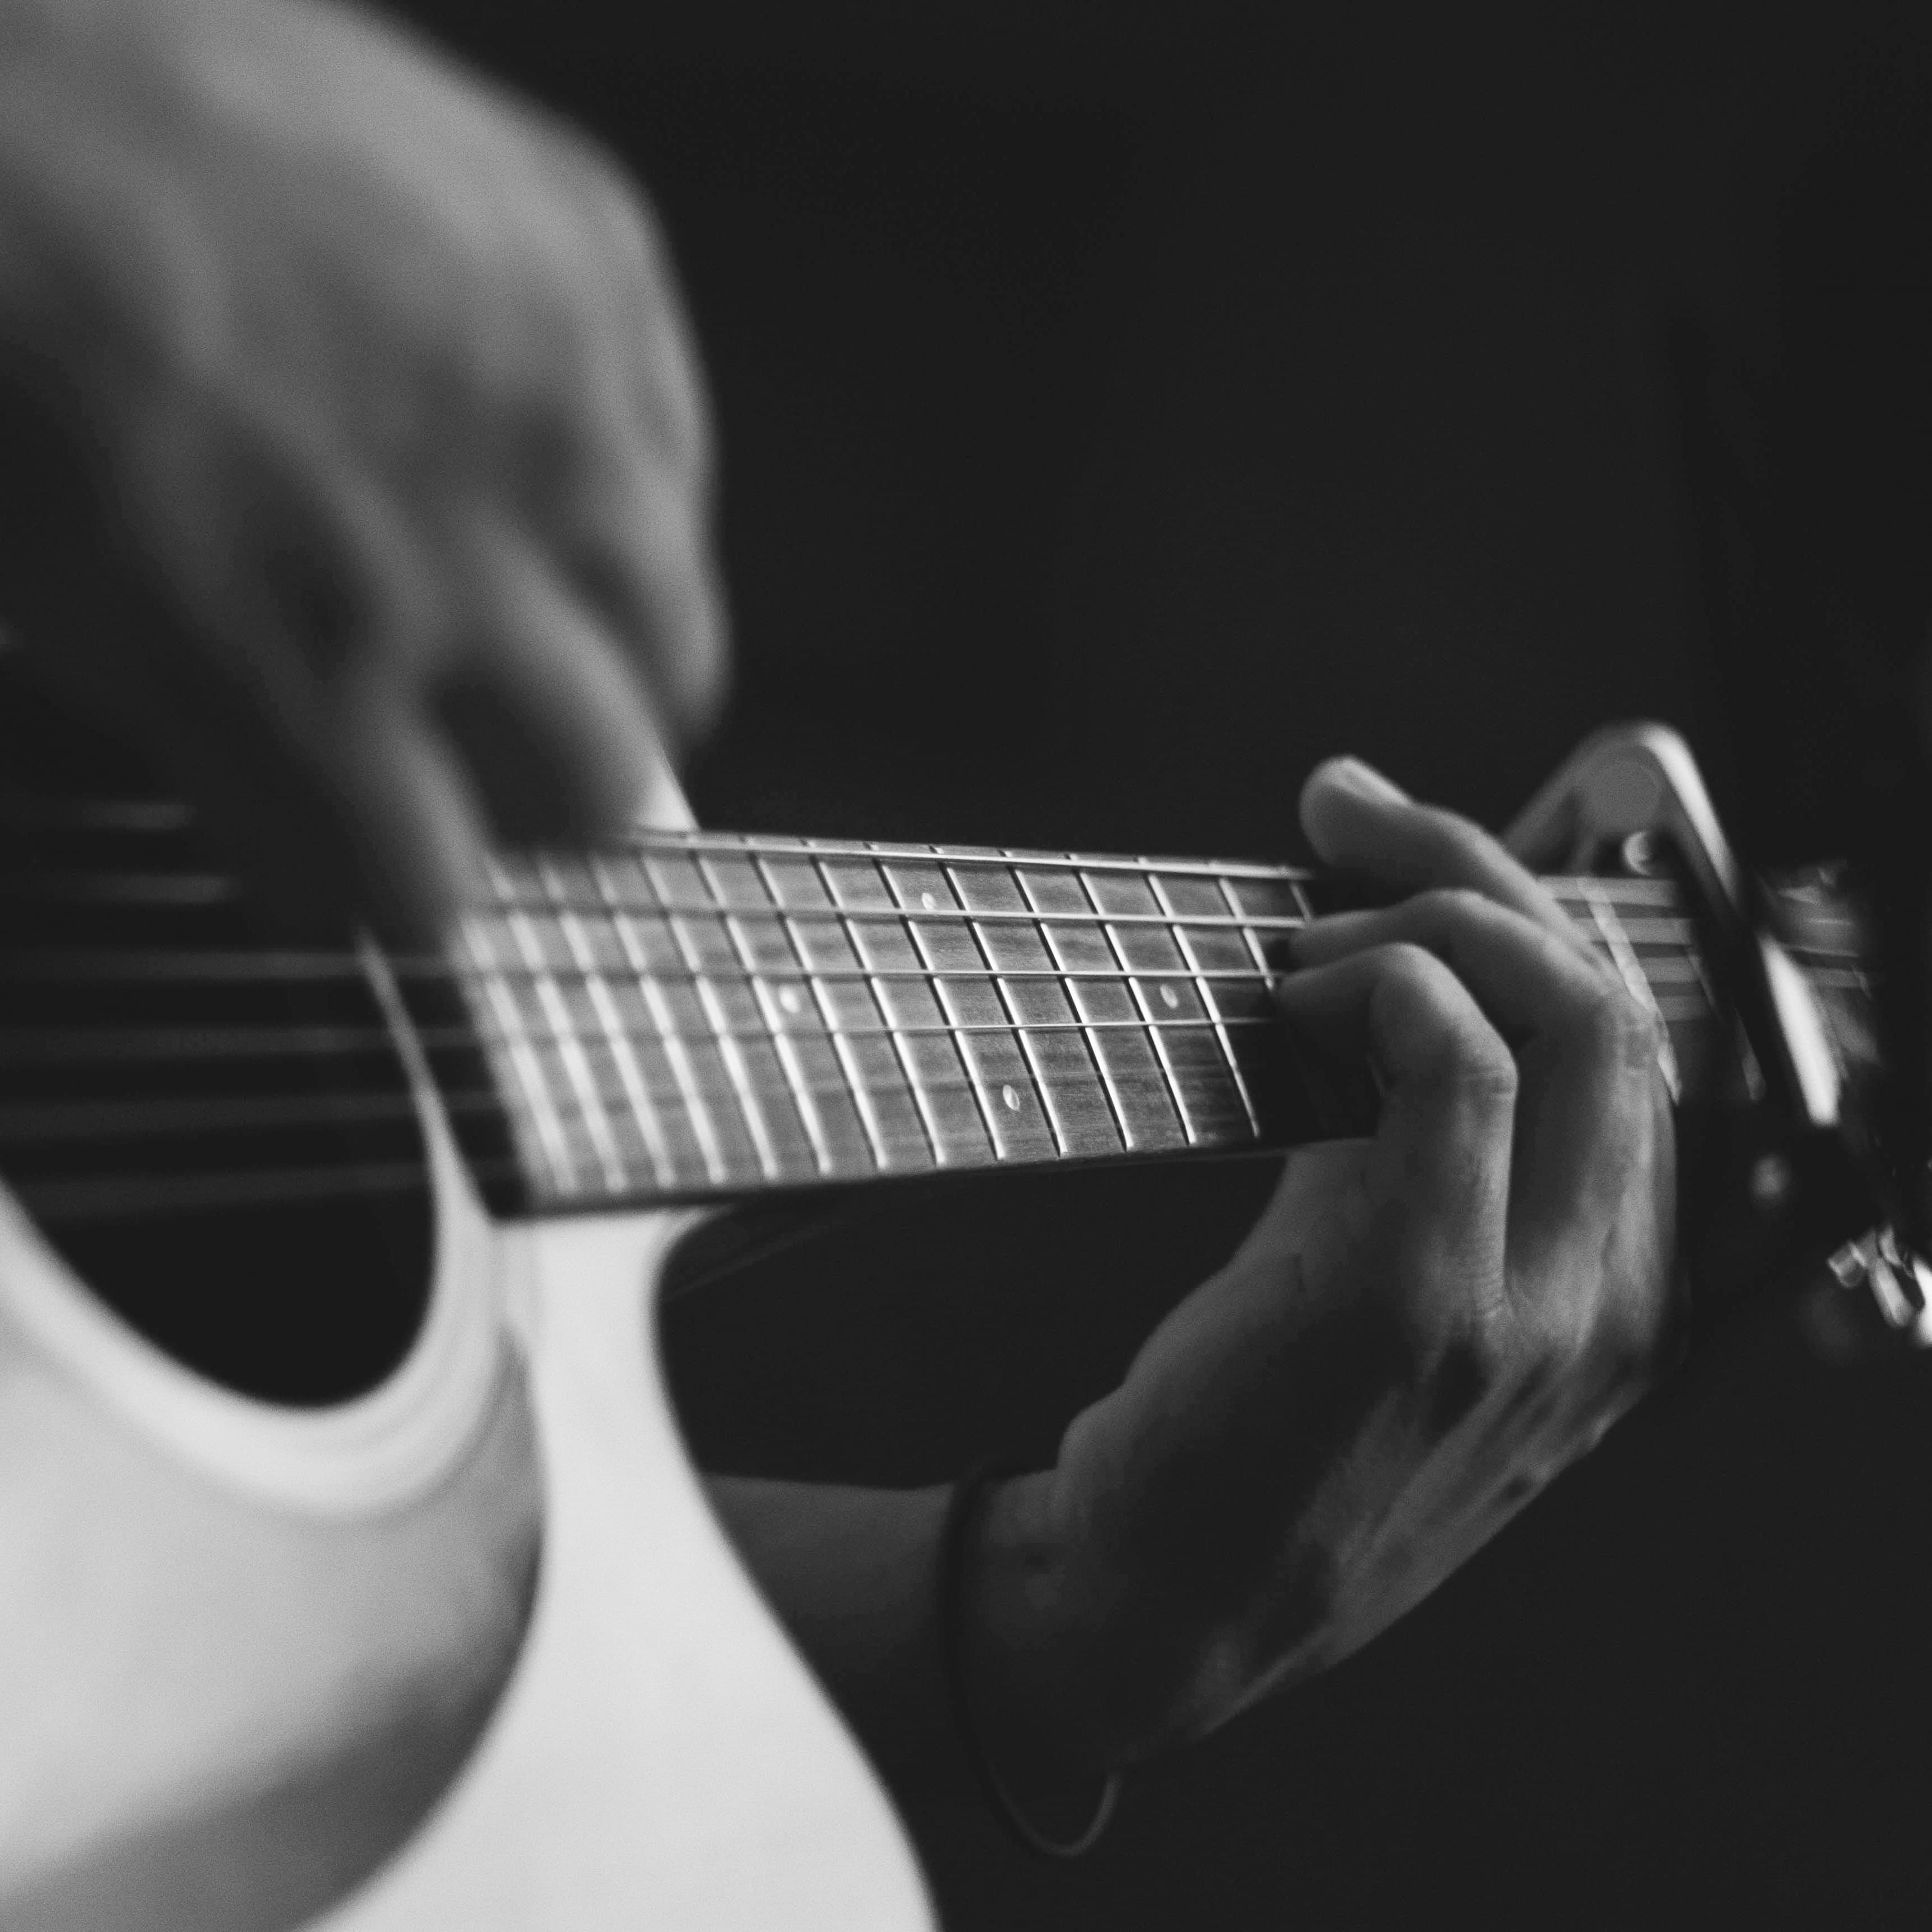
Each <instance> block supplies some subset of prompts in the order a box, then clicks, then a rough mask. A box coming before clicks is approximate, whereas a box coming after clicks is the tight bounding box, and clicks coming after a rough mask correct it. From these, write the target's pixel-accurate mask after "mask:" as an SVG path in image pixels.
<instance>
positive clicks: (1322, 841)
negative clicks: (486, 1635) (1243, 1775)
mask: <svg viewBox="0 0 1932 1932" xmlns="http://www.w3.org/2000/svg"><path fill="white" fill-rule="evenodd" d="M1303 817H1304V823H1305V825H1306V826H1307V831H1308V833H1309V835H1310V838H1311V839H1312V840H1313V843H1314V844H1315V846H1316V850H1318V852H1319V853H1320V854H1321V855H1322V857H1323V858H1324V859H1326V860H1328V861H1330V862H1334V863H1336V864H1338V865H1346V866H1348V867H1350V868H1352V869H1355V870H1357V871H1365V872H1367V873H1370V874H1373V876H1375V877H1377V878H1379V880H1382V882H1383V883H1385V884H1387V885H1388V886H1391V888H1393V889H1398V890H1401V891H1406V892H1410V893H1412V894H1413V896H1412V897H1409V898H1406V899H1405V900H1403V901H1401V902H1400V903H1398V904H1395V905H1394V906H1392V907H1390V908H1389V909H1388V910H1382V911H1373V912H1362V913H1343V914H1340V915H1337V916H1332V917H1331V918H1328V919H1322V920H1319V921H1317V922H1316V923H1315V924H1314V925H1313V926H1311V927H1310V928H1309V929H1307V930H1306V931H1305V932H1303V933H1302V934H1301V935H1298V937H1297V938H1296V941H1295V947H1294V963H1295V966H1296V968H1298V970H1297V971H1295V972H1294V973H1293V974H1292V977H1289V979H1288V980H1286V983H1285V984H1284V985H1283V987H1282V989H1281V993H1280V1004H1281V1008H1282V1011H1283V1014H1284V1015H1285V1016H1286V1020H1287V1022H1288V1023H1289V1025H1291V1026H1292V1027H1293V1028H1295V1031H1296V1032H1297V1033H1298V1035H1300V1036H1301V1038H1302V1040H1304V1042H1305V1043H1307V1046H1309V1047H1310V1049H1311V1050H1313V1051H1316V1052H1346V1053H1349V1054H1351V1055H1355V1056H1357V1057H1358V1058H1361V1057H1366V1058H1367V1061H1368V1062H1369V1064H1370V1067H1372V1068H1373V1071H1374V1073H1375V1076H1376V1081H1377V1083H1378V1085H1379V1088H1380V1090H1381V1092H1382V1117H1381V1123H1380V1126H1379V1130H1378V1131H1377V1133H1376V1136H1375V1137H1374V1139H1373V1140H1370V1141H1366V1142H1337V1143H1334V1144H1332V1145H1329V1146H1328V1147H1326V1148H1317V1149H1313V1150H1310V1151H1309V1152H1308V1153H1307V1154H1305V1155H1304V1156H1300V1157H1296V1158H1295V1159H1294V1160H1292V1161H1291V1162H1290V1163H1289V1167H1288V1169H1287V1172H1286V1175H1285V1177H1284V1178H1283V1182H1282V1184H1281V1187H1280V1190H1279V1191H1278V1192H1277V1195H1276V1196H1275V1198H1274V1201H1273V1202H1272V1204H1271V1206H1270V1208H1269V1209H1268V1211H1267V1213H1266V1214H1265V1215H1264V1217H1263V1218H1262V1220H1261V1222H1260V1223H1259V1225H1258V1226H1256V1229H1254V1230H1253V1232H1252V1234H1251V1235H1250V1236H1249V1238H1248V1239H1247V1241H1246V1242H1245V1243H1244V1244H1243V1245H1242V1247H1241V1250H1240V1251H1239V1252H1238V1253H1237V1254H1236V1255H1235V1257H1234V1259H1232V1261H1231V1262H1229V1264H1228V1265H1227V1266H1226V1268H1223V1270H1222V1271H1220V1274H1217V1275H1216V1276H1215V1277H1214V1278H1213V1279H1212V1280H1210V1281H1208V1283H1206V1284H1205V1285H1204V1286H1202V1288H1200V1289H1198V1290H1197V1291H1196V1292H1195V1293H1194V1294H1193V1295H1192V1296H1190V1298H1189V1299H1188V1300H1187V1301H1186V1302H1185V1303H1184V1304H1182V1305H1181V1307H1180V1308H1179V1309H1178V1310H1176V1311H1175V1313H1174V1314H1173V1315H1172V1316H1171V1317H1170V1318H1169V1319H1168V1320H1167V1321H1166V1322H1165V1323H1164V1324H1163V1325H1162V1326H1161V1328H1160V1329H1159V1330H1158V1331H1157V1332H1156V1333H1155V1334H1154V1336H1153V1337H1152V1338H1151V1340H1149V1341H1148V1343H1147V1345H1146V1346H1145V1348H1143V1349H1142V1351H1141V1352H1140V1355H1139V1357H1138V1358H1137V1359H1136V1361H1135V1362H1134V1364H1133V1367H1132V1368H1131V1369H1130V1371H1129V1373H1128V1374H1127V1378H1126V1379H1125V1381H1124V1382H1123V1383H1122V1385H1121V1387H1120V1388H1118V1389H1117V1390H1116V1391H1115V1392H1114V1393H1113V1394H1111V1395H1109V1397H1106V1399H1105V1400H1102V1401H1100V1402H1099V1403H1096V1404H1094V1406H1093V1407H1091V1409H1088V1410H1087V1411H1085V1412H1084V1413H1083V1414H1082V1415H1080V1416H1079V1418H1077V1419H1076V1421H1075V1422H1074V1423H1073V1426H1072V1427H1071V1428H1070V1430H1068V1432H1067V1436H1066V1438H1065V1439H1064V1444H1063V1446H1062V1450H1061V1456H1060V1459H1059V1461H1058V1464H1057V1466H1055V1468H1054V1469H1052V1470H1050V1471H1048V1472H1045V1473H1043V1474H1042V1475H1037V1476H1034V1477H1030V1478H1025V1479H1022V1480H1020V1481H1015V1482H1012V1483H1010V1484H1007V1485H1005V1486H1004V1487H1003V1488H1002V1489H1001V1490H999V1491H998V1492H997V1493H996V1494H995V1497H994V1499H992V1505H991V1508H990V1509H989V1513H988V1517H987V1520H986V1529H985V1532H984V1535H983V1539H982V1541H981V1544H980V1549H979V1550H978V1552H977V1557H978V1568H977V1571H976V1572H975V1575H976V1578H977V1583H976V1588H975V1595H974V1604H973V1608H974V1610H975V1611H976V1612H977V1617H976V1619H975V1627H976V1628H977V1633H978V1636H977V1656H976V1662H977V1673H976V1678H975V1682H976V1685H977V1694H978V1695H979V1696H980V1697H981V1698H982V1699H983V1703H984V1709H985V1715H986V1722H987V1724H988V1726H989V1734H990V1735H991V1736H992V1741H993V1742H992V1748H993V1749H994V1750H995V1751H996V1752H997V1751H999V1750H1001V1748H1005V1749H1007V1750H1008V1751H1011V1752H1013V1754H1015V1755H1016V1757H1024V1756H1025V1754H1026V1753H1027V1752H1028V1751H1029V1750H1030V1749H1037V1750H1040V1751H1047V1752H1050V1753H1055V1754H1058V1755H1060V1756H1061V1757H1065V1758H1067V1759H1068V1760H1072V1761H1074V1762H1079V1763H1086V1764H1088V1765H1090V1766H1094V1765H1105V1766H1118V1765H1120V1764H1122V1763H1127V1762H1130V1761H1132V1760H1135V1759H1137V1758H1139V1757H1145V1756H1147V1755H1149V1754H1152V1753H1154V1752H1157V1751H1161V1750H1163V1749H1165V1748H1169V1747H1170V1746H1172V1745H1175V1744H1177V1743H1179V1742H1183V1741H1184V1740H1185V1739H1189V1738H1191V1737H1196V1736H1200V1735H1202V1734H1203V1733H1206V1732H1208V1731H1209V1730H1212V1729H1214V1727H1216V1726H1217V1725H1218V1724H1221V1723H1222V1722H1223V1721H1225V1720H1226V1719H1227V1718H1229V1717H1232V1715H1235V1713H1236V1712H1238V1711H1240V1710H1241V1709H1244V1708H1245V1707H1246V1706H1249V1705H1250V1704H1253V1703H1255V1702H1256V1700H1258V1699H1260V1698H1262V1697H1265V1696H1267V1695H1268V1694H1269V1693H1270V1692H1271V1691H1276V1690H1278V1689H1280V1688H1282V1687H1283V1686H1285V1685H1289V1684H1292V1683H1293V1682H1296V1681H1298V1679H1303V1678H1305V1677H1307V1676H1310V1675H1312V1674H1313V1673H1315V1672H1316V1671H1318V1670H1321V1669H1322V1668H1323V1667H1325V1666H1326V1665H1328V1664H1333V1663H1334V1662H1335V1661H1337V1659H1339V1658H1342V1657H1343V1656H1345V1655H1347V1654H1348V1653H1349V1652H1351V1651H1353V1650H1355V1649H1358V1648H1359V1647H1360V1646H1361V1645H1362V1644H1364V1643H1367V1641H1368V1640H1370V1638H1371V1637H1373V1636H1374V1635H1375V1634H1376V1633H1377V1632H1378V1631H1380V1630H1382V1628H1384V1627H1385V1626H1386V1625H1388V1624H1389V1623H1390V1622H1392V1621H1393V1620H1394V1619H1395V1618H1397V1617H1398V1616H1401V1615H1402V1614H1403V1612H1404V1611H1406V1610H1408V1609H1409V1608H1410V1607H1412V1606H1413V1605H1414V1604H1416V1603H1417V1602H1418V1601H1419V1600H1420V1599H1421V1598H1423V1597H1424V1596H1425V1595H1427V1593H1428V1592H1430V1590H1432V1589H1434V1588H1435V1587H1436V1585H1437V1584H1438V1583H1441V1582H1442V1580H1443V1579H1444V1578H1445V1577H1447V1576H1448V1575H1449V1574H1450V1573H1451V1571H1454V1569H1455V1568H1457V1566H1458V1565H1460V1564H1461V1563H1462V1562H1463V1561H1464V1560H1465V1559H1467V1558H1468V1557H1469V1556H1470V1555H1471V1554H1472V1553H1473V1552H1474V1551H1475V1550H1477V1549H1478V1548H1479V1547H1481V1545H1482V1544H1484V1542H1486V1541H1487V1540H1488V1539H1489V1538H1490V1537H1492V1536H1493V1535H1495V1534H1496V1532H1497V1531H1498V1530H1499V1529H1501V1528H1502V1526H1503V1525H1504V1524H1505V1523H1507V1522H1508V1520H1509V1519H1510V1518H1511V1517H1512V1516H1513V1515H1514V1514H1516V1512H1517V1511H1518V1510H1520V1508H1522V1507H1523V1505H1524V1504H1525V1503H1526V1502H1527V1501H1528V1500H1529V1499H1530V1498H1531V1497H1532V1496H1534V1495H1535V1493H1537V1492H1538V1490H1539V1489H1541V1487H1543V1485H1544V1484H1546V1483H1547V1482H1548V1481H1549V1480H1550V1478H1551V1477H1552V1476H1553V1475H1556V1472H1558V1471H1559V1470H1560V1469H1562V1468H1563V1467H1564V1466H1565V1465H1566V1464H1567V1463H1569V1462H1571V1460H1573V1459H1574V1458H1575V1457H1577V1456H1578V1455H1580V1454H1582V1453H1583V1451H1586V1449H1588V1448H1589V1447H1590V1446H1591V1445H1592V1444H1594V1443H1595V1442H1596V1440H1597V1439H1598V1436H1600V1435H1601V1433H1602V1432H1603V1431H1604V1429H1605V1428H1607V1427H1608V1426H1609V1424H1610V1423H1611V1422H1612V1421H1613V1420H1614V1419H1615V1418H1616V1416H1617V1415H1619V1414H1620V1413H1621V1412H1622V1411H1623V1410H1624V1409H1625V1408H1626V1407H1627V1406H1628V1405H1629V1404H1630V1403H1631V1402H1632V1401H1633V1400H1634V1399H1635V1398H1636V1397H1637V1395H1638V1394H1639V1393H1640V1391H1641V1390H1642V1389H1643V1386H1644V1385H1645V1383H1646V1380H1647V1379H1648V1377H1649V1373H1650V1372H1651V1370H1652V1367H1653V1365H1654V1364H1655V1360H1656V1357H1657V1352H1658V1345H1659V1343H1660V1340H1661V1337H1663V1335H1664V1333H1665V1331H1667V1328H1668V1327H1669V1325H1670V1315H1671V1294H1670V1286H1671V1283H1672V1280H1673V1140H1672V1128H1671V1121H1670V1112H1669V1108H1668V1103H1667V1099H1666V1097H1665V1093H1664V1084H1663V1082H1662V1080H1661V1078H1660V1077H1659V1075H1658V1066H1657V1052H1658V1036H1657V1033H1656V1023H1655V1021H1654V1020H1653V1019H1652V1016H1650V1015H1649V1013H1647V1012H1646V1011H1645V1010H1643V1008H1642V1007H1640V1006H1639V1005H1637V1003H1636V1002H1635V1001H1634V1000H1633V999H1632V998H1631V996H1630V995H1628V993H1627V992H1625V990H1624V989H1623V987H1622V985H1621V983H1619V981H1618V980H1616V978H1615V977H1614V976H1613V975H1612V974H1610V972H1609V971H1608V970H1607V968H1603V967H1601V966H1600V965H1598V963H1597V962H1596V961H1595V959H1593V958H1592V956H1591V955H1590V954H1589V952H1588V950H1586V947H1585V946H1584V945H1583V943H1582V941H1580V939H1579V938H1578V937H1577V935H1576V934H1575V933H1574V929H1572V928H1571V927H1570V926H1569V925H1568V922H1567V921H1566V920H1565V916H1564V915H1563V913H1562V912H1561V911H1560V910H1559V908H1558V907H1556V904H1555V903H1554V902H1553V901H1552V900H1551V899H1550V898H1549V897H1548V895H1547V894H1545V893H1544V892H1543V891H1542V889H1541V888H1540V887H1539V886H1538V885H1537V884H1536V883H1535V881H1534V880H1532V878H1531V877H1529V875H1528V874H1526V872H1524V871H1523V869H1522V868H1520V866H1518V865H1517V864H1516V863H1515V862H1514V861H1513V860H1512V859H1510V858H1509V857H1508V855H1507V854H1506V853H1505V852H1504V851H1503V850H1502V848H1501V847H1499V846H1498V845H1497V844H1496V843H1495V842H1494V841H1493V840H1492V839H1490V838H1488V837H1487V835H1484V833H1483V832H1480V831H1479V830H1478V829H1477V828H1476V827H1475V826H1472V825H1471V824H1469V823H1467V822H1466V821H1464V820H1460V819H1458V818H1456V817H1453V816H1451V815H1450V814H1448V813H1445V812H1442V811H1436V810H1432V809H1430V808H1427V807H1424V806H1421V805H1415V804H1412V803H1411V802H1409V801H1408V800H1407V799H1405V798H1403V796H1402V795H1401V794H1400V793H1398V792H1397V791H1396V790H1394V788H1393V787H1389V786H1388V785H1387V784H1386V783H1385V781H1382V780H1380V779H1379V778H1377V777H1376V775H1374V774H1373V773H1371V772H1368V771H1367V770H1366V769H1364V767H1362V766H1359V765H1355V764H1353V763H1347V762H1341V763H1335V764H1331V765H1329V766H1325V767H1323V768H1322V769H1321V770H1320V771H1319V772H1317V773H1316V775H1315V777H1314V778H1313V779H1312V780H1311V781H1310V784H1309V786H1308V787H1307V791H1306V792H1305V793H1304V799H1303Z"/></svg>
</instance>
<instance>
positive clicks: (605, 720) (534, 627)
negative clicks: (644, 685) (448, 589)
mask: <svg viewBox="0 0 1932 1932" xmlns="http://www.w3.org/2000/svg"><path fill="white" fill-rule="evenodd" d="M457 547H458V561H459V566H460V568H462V569H463V571H464V572H465V573H466V576H467V578H468V581H469V583H470V584H471V586H472V587H473V589H474V592H475V595H474V596H473V598H472V599H471V600H470V601H469V604H468V607H467V616H466V622H465V623H464V625H463V630H462V632H461V634H460V637H459V638H458V640H457V641H456V642H455V645H454V646H453V648H452V653H451V655H450V656H449V661H447V662H446V664H445V665H444V666H443V668H442V669H441V670H440V672H439V673H437V676H436V678H435V679H434V682H433V683H432V685H431V688H429V690H428V692H427V697H428V700H429V703H430V705H431V709H432V711H433V712H434V715H435V717H436V718H437V721H438V722H439V723H440V724H441V726H442V727H443V730H444V731H445V732H446V734H447V736H448V737H449V740H450V742H451V743H452V745H453V746H454V748H455V750H456V751H457V753H458V755H459V757H460V759H461V760H462V761H463V764H464V765H465V766H466V768H467V770H468V772H469V775H470V778H471V780H472V783H473V784H474V785H475V789H476V790H477V793H478V796H479V797H480V799H481V802H482V804H483V805H484V809H485V810H486V811H487V812H488V814H489V815H490V819H491V820H492V822H493V823H494V824H495V825H496V827H497V828H498V829H499V832H501V833H502V835H503V836H504V837H505V838H509V839H511V840H517V841H522V840H538V839H548V838H565V837H581V838H601V837H611V836H614V835H617V834H618V833H619V832H622V831H623V830H624V829H625V828H626V827H627V826H629V825H630V824H631V823H632V822H633V820H634V818H635V816H636V814H637V809H638V808H639V806H640V803H641V802H642V800H643V796H644V795H645V793H646V790H647V789H648V787H649V783H650V780H651V778H652V772H653V769H654V767H655V766H656V765H657V764H658V763H661V761H662V760H663V758H664V751H663V748H662V744H661V739H660V736H659V733H658V727H657V724H656V721H655V718H654V717H653V715H652V711H651V708H650V706H649V704H648V703H647V702H646V698H645V696H644V694H643V691H642V690H641V689H640V687H639V685H638V682H637V679H636V677H635V676H634V673H633V672H632V670H631V667H630V666H629V665H628V664H627V663H626V662H625V660H624V658H623V657H622V654H621V653H620V652H619V651H618V650H617V649H616V647H615V646H614V645H613V643H612V642H611V640H610V637H609V635H608V634H607V631H605V630H604V628H603V627H602V626H601V625H600V624H599V623H598V622H597V621H596V620H595V617H594V616H593V615H592V613H591V612H590V611H589V610H587V609H586V607H584V605H583V603H582V602H581V601H580V600H579V599H578V598H576V597H574V596H573V595H571V593H570V592H569V591H568V589H567V588H566V587H565V585H564V584H563V583H562V582H561V581H560V580H559V577H557V575H556V572H555V571H554V570H553V568H551V567H550V564H549V562H548V561H547V559H546V558H545V557H544V556H543V554H542V553H541V551H540V550H539V549H538V546H537V544H535V542H534V541H532V539H531V538H529V537H528V536H527V535H524V534H523V533H522V532H518V531H515V530H513V529H509V528H508V527H507V526H505V525H503V524H502V523H501V522H500V521H499V520H496V519H494V518H491V517H487V516H485V515H484V514H481V513H480V512H479V513H477V514H475V515H474V516H472V518H471V519H470V520H469V523H468V524H467V526H466V529H465V530H464V531H463V532H462V533H461V535H460V536H459V537H458V539H457Z"/></svg>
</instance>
